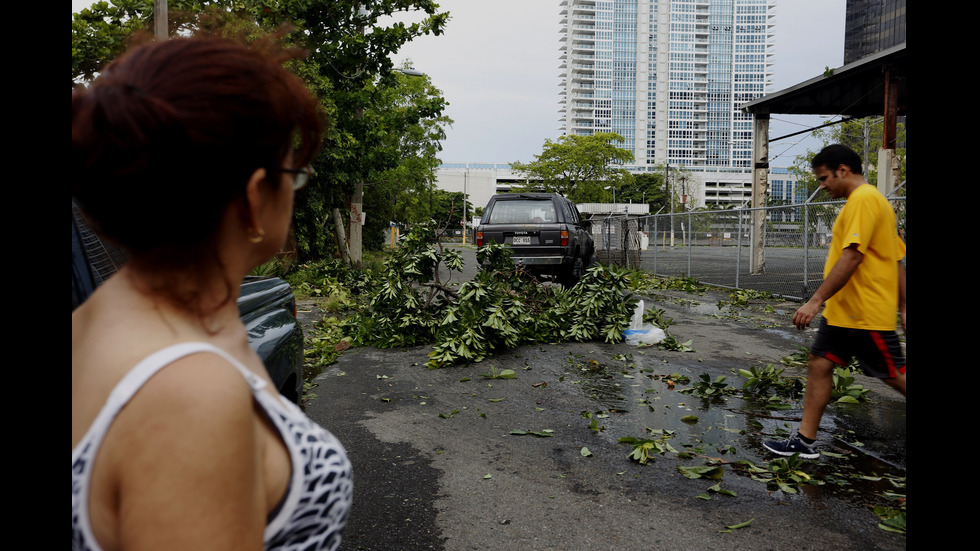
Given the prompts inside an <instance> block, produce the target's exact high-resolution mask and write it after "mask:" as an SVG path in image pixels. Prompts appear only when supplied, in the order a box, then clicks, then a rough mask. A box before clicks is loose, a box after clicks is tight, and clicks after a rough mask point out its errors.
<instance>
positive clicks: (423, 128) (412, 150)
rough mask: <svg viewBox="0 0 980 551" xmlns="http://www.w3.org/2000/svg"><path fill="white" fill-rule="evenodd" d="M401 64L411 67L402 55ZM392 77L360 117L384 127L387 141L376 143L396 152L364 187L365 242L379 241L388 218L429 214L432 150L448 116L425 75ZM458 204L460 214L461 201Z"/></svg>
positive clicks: (406, 219) (418, 218) (414, 219)
mask: <svg viewBox="0 0 980 551" xmlns="http://www.w3.org/2000/svg"><path fill="white" fill-rule="evenodd" d="M402 69H403V70H408V69H411V62H410V61H405V62H404V63H403V65H402ZM395 77H396V81H395V82H396V83H395V85H394V86H392V87H389V88H386V89H383V90H381V91H379V93H378V94H377V96H376V101H375V102H374V103H372V105H371V106H370V108H369V109H368V110H367V111H365V118H367V117H376V118H377V121H378V126H379V127H383V128H384V129H385V130H386V132H387V137H388V141H387V143H385V144H383V145H381V144H379V147H386V148H388V149H389V150H391V151H393V152H394V153H395V154H396V155H397V157H398V164H397V165H396V166H394V167H392V168H390V169H388V170H385V171H383V172H380V173H379V174H378V175H377V181H374V182H371V185H369V186H368V187H366V188H365V194H364V209H365V212H367V213H369V216H368V218H367V224H366V226H365V230H366V239H365V245H366V246H368V247H369V248H375V247H379V246H380V245H381V242H380V240H379V239H378V236H380V235H381V233H382V232H383V231H384V228H385V227H387V226H388V223H389V221H397V222H403V223H409V224H416V223H420V222H424V221H426V220H428V219H430V218H432V217H433V215H434V213H433V207H434V202H433V196H434V193H433V191H434V190H433V188H434V186H435V171H436V168H437V167H438V166H439V159H438V158H437V156H436V155H437V154H438V153H439V152H440V151H441V150H442V140H443V139H445V137H446V132H445V127H446V126H447V125H449V124H452V122H453V121H452V119H450V118H449V117H447V116H445V115H443V114H442V113H443V110H444V109H445V107H446V105H448V104H447V103H446V100H445V99H444V98H443V97H442V92H441V91H440V90H439V89H438V88H436V87H435V86H433V85H432V81H431V80H430V79H429V77H428V76H427V75H406V74H403V73H398V74H396V75H395ZM457 206H458V208H459V210H460V214H461V213H462V202H457ZM437 220H439V218H437ZM456 225H457V227H458V226H459V215H457V219H456Z"/></svg>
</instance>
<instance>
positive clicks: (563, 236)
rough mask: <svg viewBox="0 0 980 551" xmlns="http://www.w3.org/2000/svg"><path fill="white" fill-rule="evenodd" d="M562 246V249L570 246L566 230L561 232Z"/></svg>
mask: <svg viewBox="0 0 980 551" xmlns="http://www.w3.org/2000/svg"><path fill="white" fill-rule="evenodd" d="M561 246H562V247H567V246H568V232H567V231H565V230H562V232H561Z"/></svg>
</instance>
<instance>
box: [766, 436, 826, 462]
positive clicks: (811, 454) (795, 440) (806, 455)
mask: <svg viewBox="0 0 980 551" xmlns="http://www.w3.org/2000/svg"><path fill="white" fill-rule="evenodd" d="M762 445H763V446H765V448H766V449H767V450H769V451H771V452H772V453H774V454H776V455H785V456H791V455H793V454H795V453H798V454H800V457H802V458H803V459H818V458H819V457H820V451H818V450H817V445H816V442H814V443H813V444H807V443H806V442H804V441H803V440H802V439H800V435H799V434H794V435H793V436H791V437H789V438H788V439H786V440H770V441H768V442H763V443H762Z"/></svg>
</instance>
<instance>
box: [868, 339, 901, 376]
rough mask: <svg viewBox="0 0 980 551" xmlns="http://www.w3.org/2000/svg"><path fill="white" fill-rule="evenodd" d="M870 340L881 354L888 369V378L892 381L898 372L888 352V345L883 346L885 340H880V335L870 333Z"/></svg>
mask: <svg viewBox="0 0 980 551" xmlns="http://www.w3.org/2000/svg"><path fill="white" fill-rule="evenodd" d="M871 340H873V341H874V343H875V346H877V347H878V352H880V353H881V357H882V358H884V359H885V366H886V367H887V368H888V378H889V379H894V378H895V377H896V376H897V374H898V370H897V369H896V368H895V362H894V358H892V353H891V351H890V350H888V345H887V344H885V339H882V338H881V333H879V332H877V331H871Z"/></svg>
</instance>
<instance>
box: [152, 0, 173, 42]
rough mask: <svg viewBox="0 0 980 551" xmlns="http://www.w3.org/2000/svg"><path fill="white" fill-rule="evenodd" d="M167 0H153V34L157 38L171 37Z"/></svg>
mask: <svg viewBox="0 0 980 551" xmlns="http://www.w3.org/2000/svg"><path fill="white" fill-rule="evenodd" d="M168 17H170V16H169V15H168V13H167V0H153V36H154V37H156V39H157V40H166V39H167V38H169V36H168V33H167V19H168Z"/></svg>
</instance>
